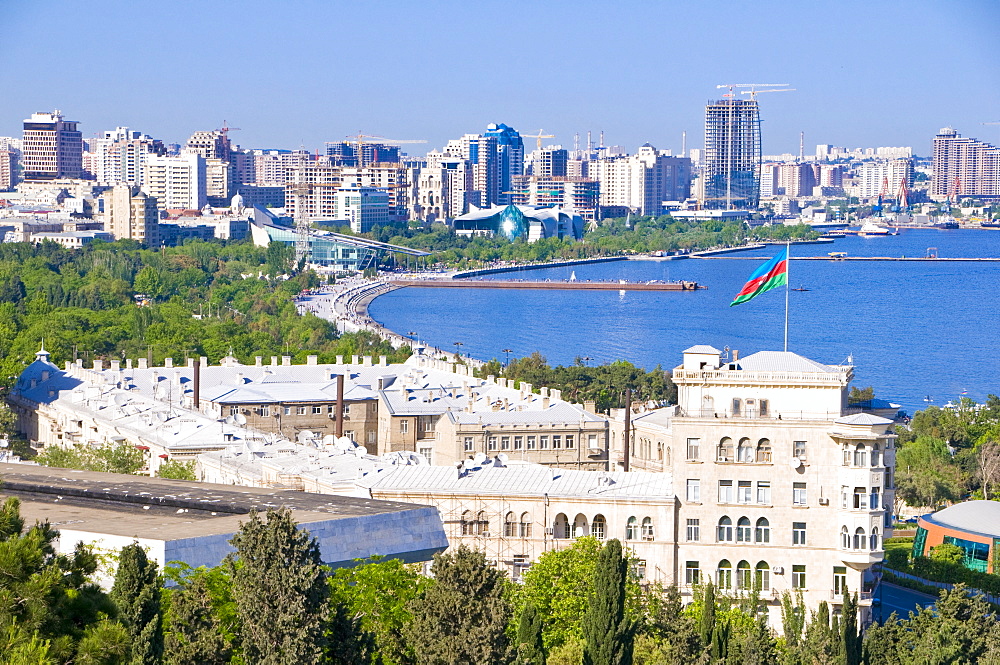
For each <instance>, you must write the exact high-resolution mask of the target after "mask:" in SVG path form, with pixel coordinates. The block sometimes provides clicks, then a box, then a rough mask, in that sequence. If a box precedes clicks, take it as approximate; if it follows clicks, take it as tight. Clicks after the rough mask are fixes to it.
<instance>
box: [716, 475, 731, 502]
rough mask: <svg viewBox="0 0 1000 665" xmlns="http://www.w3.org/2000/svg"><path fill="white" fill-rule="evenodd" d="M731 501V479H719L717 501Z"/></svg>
mask: <svg viewBox="0 0 1000 665" xmlns="http://www.w3.org/2000/svg"><path fill="white" fill-rule="evenodd" d="M732 502H733V481H731V480H720V481H719V503H732Z"/></svg>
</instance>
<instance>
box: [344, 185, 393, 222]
mask: <svg viewBox="0 0 1000 665" xmlns="http://www.w3.org/2000/svg"><path fill="white" fill-rule="evenodd" d="M333 218H334V219H344V220H347V221H349V222H350V223H351V230H352V231H354V232H355V233H368V232H369V231H371V230H372V227H374V226H380V225H385V224H388V223H389V195H388V194H387V193H386V192H385V191H384V190H381V189H376V188H374V187H341V188H340V189H338V190H337V191H336V193H335V194H334V195H333Z"/></svg>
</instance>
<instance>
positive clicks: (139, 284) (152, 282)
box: [132, 266, 162, 298]
mask: <svg viewBox="0 0 1000 665" xmlns="http://www.w3.org/2000/svg"><path fill="white" fill-rule="evenodd" d="M132 288H133V289H135V292H136V293H141V294H143V295H147V296H149V297H150V298H156V297H158V296H159V295H160V291H161V289H162V284H161V282H160V273H159V272H158V271H157V270H156V269H155V268H153V267H152V266H146V267H145V268H143V269H142V270H140V271H139V273H138V274H137V275H136V276H135V283H134V284H133V285H132Z"/></svg>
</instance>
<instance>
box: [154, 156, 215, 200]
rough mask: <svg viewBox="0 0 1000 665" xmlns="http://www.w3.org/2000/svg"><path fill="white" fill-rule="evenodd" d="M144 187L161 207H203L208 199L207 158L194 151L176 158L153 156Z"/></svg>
mask: <svg viewBox="0 0 1000 665" xmlns="http://www.w3.org/2000/svg"><path fill="white" fill-rule="evenodd" d="M142 190H143V191H144V192H145V193H146V194H148V195H149V196H152V197H153V198H155V199H156V205H157V207H158V208H159V209H160V210H167V209H183V210H201V209H202V208H204V207H205V204H206V203H207V202H208V199H207V197H206V194H205V158H204V157H202V156H201V155H199V154H196V153H193V152H189V153H185V154H182V155H177V156H176V157H161V156H158V155H154V156H152V157H149V158H148V159H147V160H146V175H145V182H144V184H143V186H142Z"/></svg>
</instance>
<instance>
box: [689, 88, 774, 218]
mask: <svg viewBox="0 0 1000 665" xmlns="http://www.w3.org/2000/svg"><path fill="white" fill-rule="evenodd" d="M760 155H761V145H760V109H759V108H758V106H757V100H756V99H734V98H729V99H721V100H718V101H714V102H709V103H708V105H707V106H706V107H705V153H704V156H703V159H702V172H701V177H702V187H703V191H704V194H703V196H702V200H703V202H704V206H705V207H706V208H722V209H733V208H750V209H754V208H756V207H757V204H758V203H759V201H760Z"/></svg>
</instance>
